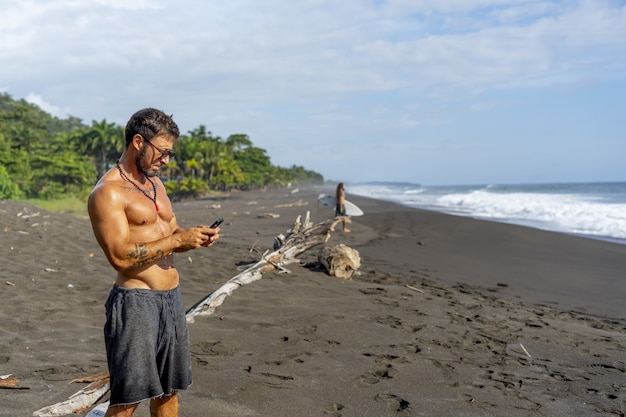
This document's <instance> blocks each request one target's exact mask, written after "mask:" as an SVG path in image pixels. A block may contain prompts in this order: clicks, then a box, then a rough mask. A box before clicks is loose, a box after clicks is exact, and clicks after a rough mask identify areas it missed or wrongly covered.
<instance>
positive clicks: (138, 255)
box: [127, 243, 165, 267]
mask: <svg viewBox="0 0 626 417" xmlns="http://www.w3.org/2000/svg"><path fill="white" fill-rule="evenodd" d="M127 256H128V257H129V258H131V259H135V263H134V264H133V266H135V267H139V266H144V265H147V264H151V263H154V262H156V261H158V260H159V259H162V258H164V257H165V253H164V252H163V251H162V250H161V249H157V250H156V251H155V253H154V254H153V255H152V256H150V255H149V253H148V248H147V247H146V244H145V243H137V244H136V245H135V250H134V251H132V252H129V253H128V255H127Z"/></svg>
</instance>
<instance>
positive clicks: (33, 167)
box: [0, 93, 324, 200]
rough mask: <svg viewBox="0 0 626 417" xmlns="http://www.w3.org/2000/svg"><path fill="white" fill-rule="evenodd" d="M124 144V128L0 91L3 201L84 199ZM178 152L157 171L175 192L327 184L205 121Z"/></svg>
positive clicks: (245, 138)
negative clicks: (58, 112)
mask: <svg viewBox="0 0 626 417" xmlns="http://www.w3.org/2000/svg"><path fill="white" fill-rule="evenodd" d="M124 145H125V144H124V126H120V125H117V124H115V123H109V122H107V121H106V119H103V120H102V121H99V122H98V121H95V120H94V121H92V123H91V125H86V124H84V123H83V122H82V120H81V119H79V118H77V117H73V116H68V117H67V118H66V119H60V118H57V117H55V116H52V115H50V114H48V113H46V112H45V111H43V110H42V109H41V108H39V107H38V106H37V105H35V104H32V103H28V102H27V101H25V100H24V99H21V100H14V99H13V98H12V97H11V96H10V95H9V94H6V93H3V94H0V199H9V200H17V199H22V198H43V199H56V198H63V197H67V196H76V197H79V198H81V199H86V197H87V195H88V194H89V192H90V191H91V189H92V188H93V186H94V184H95V183H96V181H97V179H98V178H100V177H101V176H102V175H103V174H104V173H105V172H106V171H107V170H108V169H109V168H110V167H111V166H112V165H113V164H115V162H116V160H117V158H119V156H120V154H121V153H122V151H123V149H124ZM175 151H176V158H175V159H174V160H171V161H170V163H169V164H167V165H166V166H165V167H163V168H162V170H161V178H162V179H163V181H164V183H165V187H166V189H167V191H168V194H170V195H171V196H172V197H173V198H184V197H196V196H200V195H203V194H205V193H208V192H211V191H228V190H233V189H239V190H249V189H259V188H266V187H284V186H287V185H288V184H294V185H296V184H300V185H304V184H322V183H323V182H324V178H323V176H322V175H321V174H319V173H317V172H315V171H311V170H307V169H305V168H304V167H301V166H296V165H293V166H291V167H289V168H284V167H279V166H275V165H273V164H272V163H271V161H270V157H269V156H268V155H267V152H266V151H265V149H261V148H258V147H256V146H254V144H253V143H252V141H251V140H250V137H249V136H248V135H246V134H233V135H230V136H228V137H227V138H226V139H223V138H221V137H219V136H214V135H213V134H212V133H211V132H210V131H208V130H207V128H206V126H204V125H200V126H199V127H198V128H196V129H193V130H191V131H189V132H188V134H183V135H181V137H180V140H179V141H178V143H177V144H176V146H175Z"/></svg>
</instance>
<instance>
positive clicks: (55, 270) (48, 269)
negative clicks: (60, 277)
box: [43, 268, 59, 272]
mask: <svg viewBox="0 0 626 417" xmlns="http://www.w3.org/2000/svg"><path fill="white" fill-rule="evenodd" d="M43 270H44V271H46V272H59V270H58V269H53V268H44V269H43Z"/></svg>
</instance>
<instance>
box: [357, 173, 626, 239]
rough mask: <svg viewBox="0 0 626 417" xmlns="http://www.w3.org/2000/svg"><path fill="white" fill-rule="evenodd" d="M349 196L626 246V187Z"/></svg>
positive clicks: (400, 187)
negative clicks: (585, 237)
mask: <svg viewBox="0 0 626 417" xmlns="http://www.w3.org/2000/svg"><path fill="white" fill-rule="evenodd" d="M346 188H347V191H348V193H354V194H357V195H363V196H368V197H373V198H378V199H381V200H388V201H394V202H397V203H400V204H403V205H407V206H411V207H419V208H425V209H431V210H436V211H441V212H446V213H450V214H456V215H462V216H468V217H474V218H480V219H487V220H493V221H500V222H504V223H513V224H520V225H524V226H529V227H535V228H539V229H544V230H552V231H557V232H563V233H572V234H580V235H586V236H591V237H598V238H606V239H611V240H618V241H621V240H624V242H621V243H626V185H625V184H615V185H612V184H598V186H594V184H571V185H568V184H542V185H523V186H522V185H515V186H511V185H509V186H494V185H490V186H480V187H469V186H460V187H422V186H419V185H414V184H394V183H383V184H354V185H349V187H348V186H346Z"/></svg>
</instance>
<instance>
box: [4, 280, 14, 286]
mask: <svg viewBox="0 0 626 417" xmlns="http://www.w3.org/2000/svg"><path fill="white" fill-rule="evenodd" d="M5 284H7V285H10V286H12V287H15V284H14V283H12V282H11V281H7V282H5Z"/></svg>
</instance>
